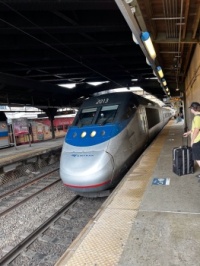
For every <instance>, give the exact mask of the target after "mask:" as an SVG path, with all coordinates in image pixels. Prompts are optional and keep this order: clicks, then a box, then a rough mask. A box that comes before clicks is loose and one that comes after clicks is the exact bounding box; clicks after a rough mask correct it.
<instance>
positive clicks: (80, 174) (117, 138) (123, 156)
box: [60, 92, 172, 194]
mask: <svg viewBox="0 0 200 266" xmlns="http://www.w3.org/2000/svg"><path fill="white" fill-rule="evenodd" d="M171 117H172V111H171V110H170V109H169V108H161V107H160V106H158V105H157V104H155V103H153V102H151V101H149V100H147V99H144V98H142V97H140V96H138V95H135V94H133V93H131V92H121V93H111V94H104V95H101V96H95V97H91V98H90V99H88V100H86V101H85V102H84V103H83V104H82V106H81V108H80V110H79V112H78V113H77V116H76V118H75V120H74V122H73V124H72V126H71V127H70V128H69V130H68V132H67V134H66V137H65V140H64V144H63V148H62V153H61V161H60V176H61V179H62V181H63V183H64V185H66V186H67V187H68V188H70V189H71V190H74V191H76V192H77V194H83V193H86V192H87V193H88V192H89V193H93V192H99V191H105V190H108V189H110V188H112V187H114V186H116V184H117V183H118V182H119V181H120V179H121V177H122V174H123V173H124V172H125V171H126V170H127V169H128V168H129V167H130V165H131V164H132V163H133V162H134V160H136V159H137V157H138V155H139V154H140V153H141V152H142V151H143V150H144V148H145V147H146V146H147V145H148V143H149V142H150V141H151V140H152V139H153V138H154V137H155V136H156V134H157V133H158V132H159V131H160V130H161V129H162V128H163V126H164V125H165V124H166V123H167V122H168V120H169V119H170V118H171Z"/></svg>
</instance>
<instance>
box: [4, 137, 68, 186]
mask: <svg viewBox="0 0 200 266" xmlns="http://www.w3.org/2000/svg"><path fill="white" fill-rule="evenodd" d="M63 141H64V138H57V139H52V140H48V141H43V142H38V143H31V144H24V145H19V146H16V147H9V148H4V149H1V150H0V185H4V184H6V183H7V182H10V181H11V180H14V179H16V178H19V177H21V176H27V178H28V177H30V176H32V175H34V174H37V173H38V172H39V171H40V169H41V168H43V167H45V166H50V165H52V164H54V163H57V162H59V160H60V154H61V149H62V145H63ZM0 190H3V188H2V187H0Z"/></svg>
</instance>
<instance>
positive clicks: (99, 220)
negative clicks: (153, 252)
mask: <svg viewBox="0 0 200 266" xmlns="http://www.w3.org/2000/svg"><path fill="white" fill-rule="evenodd" d="M168 131H169V126H166V127H165V128H164V129H163V131H162V132H161V133H160V135H159V136H158V138H157V139H156V140H155V141H154V142H153V144H152V145H151V146H150V147H149V148H148V149H147V150H146V151H145V153H143V155H142V156H141V157H140V158H139V159H138V161H137V162H136V164H135V165H134V166H133V167H132V168H131V169H130V171H129V172H128V173H127V174H126V177H125V178H124V179H123V181H122V182H121V183H120V184H119V186H118V187H117V188H116V189H115V191H114V192H113V193H112V195H111V196H110V197H109V198H108V199H107V201H106V202H105V203H104V204H103V206H102V209H101V211H100V212H99V213H98V214H97V215H96V217H95V218H94V220H93V221H90V222H89V223H88V225H87V226H86V227H85V228H84V230H83V231H82V232H81V234H80V235H79V237H78V238H77V239H76V240H75V241H74V242H73V243H72V245H71V246H70V247H69V248H68V250H67V251H66V252H65V253H64V254H63V256H62V257H61V258H60V260H59V261H58V262H57V263H56V266H64V265H65V266H66V265H67V266H82V265H86V266H90V265H91V266H95V265H96V266H97V265H98V266H100V265H102V266H104V265H105V266H113V265H117V263H118V261H119V259H120V256H121V254H122V252H123V249H124V246H125V244H126V241H127V239H128V236H129V234H130V231H131V228H132V224H133V222H134V219H135V217H136V215H137V212H138V209H139V207H140V203H141V200H142V197H143V194H144V191H145V189H146V186H147V183H148V182H149V179H150V178H151V176H152V174H153V171H154V168H155V166H156V163H157V160H158V157H159V155H160V152H161V150H162V147H163V145H164V142H165V140H166V138H167V136H168Z"/></svg>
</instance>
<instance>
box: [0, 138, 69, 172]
mask: <svg viewBox="0 0 200 266" xmlns="http://www.w3.org/2000/svg"><path fill="white" fill-rule="evenodd" d="M63 141H64V138H57V139H51V140H47V141H43V142H37V143H31V144H30V145H29V144H24V145H19V146H16V147H14V146H13V147H9V148H4V149H1V150H0V167H2V166H4V165H7V164H10V163H15V162H18V161H19V160H23V159H27V158H31V157H33V156H37V155H40V154H44V153H48V152H49V151H52V150H57V149H61V148H62V144H63Z"/></svg>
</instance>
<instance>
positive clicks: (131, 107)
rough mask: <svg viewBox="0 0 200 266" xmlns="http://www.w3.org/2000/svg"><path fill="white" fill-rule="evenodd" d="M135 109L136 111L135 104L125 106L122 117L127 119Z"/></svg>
mask: <svg viewBox="0 0 200 266" xmlns="http://www.w3.org/2000/svg"><path fill="white" fill-rule="evenodd" d="M135 111H136V106H135V105H129V106H127V107H126V109H125V112H124V114H123V119H128V118H129V117H131V116H132V115H133V114H134V113H135Z"/></svg>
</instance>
